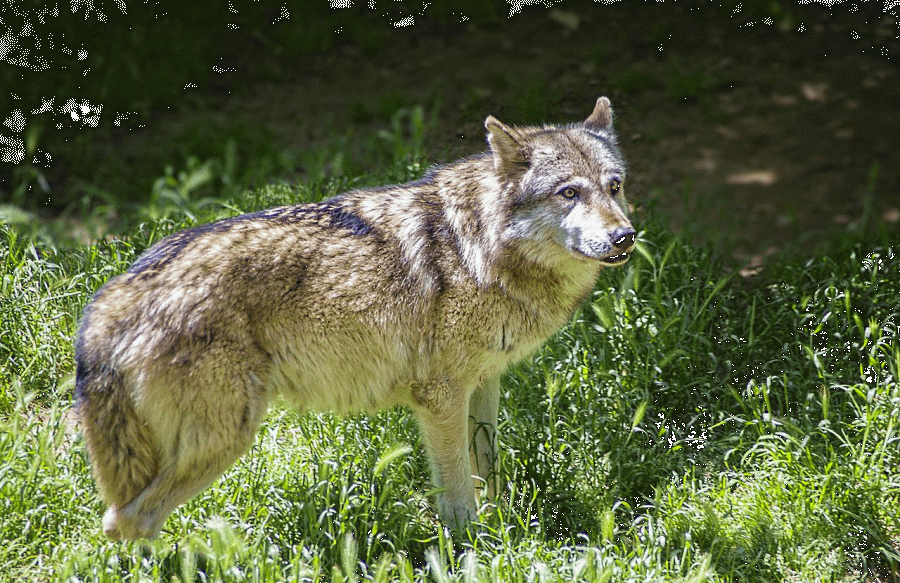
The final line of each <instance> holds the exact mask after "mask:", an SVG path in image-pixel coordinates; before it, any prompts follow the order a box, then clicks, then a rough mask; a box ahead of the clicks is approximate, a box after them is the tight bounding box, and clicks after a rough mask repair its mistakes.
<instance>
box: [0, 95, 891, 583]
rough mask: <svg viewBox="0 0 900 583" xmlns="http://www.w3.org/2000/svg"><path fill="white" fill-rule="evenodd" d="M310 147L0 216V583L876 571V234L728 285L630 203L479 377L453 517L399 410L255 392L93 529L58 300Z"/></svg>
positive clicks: (886, 327) (390, 151) (884, 372)
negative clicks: (46, 219) (116, 224)
mask: <svg viewBox="0 0 900 583" xmlns="http://www.w3.org/2000/svg"><path fill="white" fill-rule="evenodd" d="M424 119H425V118H424V117H422V114H421V112H419V113H416V111H414V110H409V111H407V113H405V114H403V116H399V117H398V118H397V122H396V124H394V126H392V127H394V130H393V131H394V134H393V135H388V136H386V137H382V138H379V140H381V141H380V143H381V144H382V146H380V147H383V148H385V149H384V156H383V158H382V163H381V166H380V170H379V172H378V173H376V174H374V175H370V176H367V177H366V178H365V182H366V183H369V184H375V183H379V182H380V183H387V182H394V181H400V180H405V179H409V178H413V177H415V176H418V175H420V174H421V173H422V172H423V171H424V166H423V165H422V164H421V149H420V148H421V145H420V144H421V141H420V140H418V141H417V138H416V135H417V134H416V132H421V131H424V129H423V127H424V126H423V125H422V124H424V123H425V121H424ZM417 128H419V129H417ZM401 134H402V135H401ZM419 135H420V134H419ZM404 136H406V137H404ZM417 144H418V145H417ZM373 147H374V146H373ZM320 162H321V165H320V167H319V169H320V170H321V171H317V172H316V175H315V176H314V177H313V178H311V179H310V180H309V181H307V182H304V183H302V184H298V185H293V186H287V185H284V184H281V185H272V186H267V187H263V188H260V189H255V190H249V191H245V190H240V191H236V192H235V193H234V195H233V196H230V197H222V196H216V197H212V198H208V197H207V196H206V194H204V191H203V189H202V188H201V187H200V186H198V187H197V188H193V187H192V186H191V185H192V184H193V185H197V184H200V183H202V182H203V181H199V182H191V172H196V171H198V169H200V168H201V167H202V164H203V163H201V162H198V164H199V165H195V166H194V167H193V169H192V168H191V167H190V166H189V167H188V168H186V169H185V170H184V171H183V173H182V174H178V172H173V173H172V174H171V178H172V180H171V181H169V182H168V183H162V184H161V186H160V189H163V188H169V190H168V191H166V192H168V193H169V194H167V195H161V196H160V198H159V200H156V201H154V202H153V204H152V205H151V206H150V207H147V208H145V209H144V210H143V211H142V212H144V213H146V214H144V215H143V220H142V221H140V223H139V224H137V225H136V226H134V227H133V228H129V229H128V230H126V231H125V232H123V233H121V234H119V235H117V236H109V237H107V238H105V239H104V240H103V241H102V242H97V243H94V244H91V245H69V246H59V245H56V244H54V243H52V242H51V240H50V239H48V238H46V237H43V236H41V235H40V233H31V234H23V233H21V232H19V231H16V230H15V229H12V228H9V227H0V292H2V293H0V318H2V328H0V367H2V368H0V537H2V540H3V541H4V544H3V545H0V580H10V581H23V580H27V581H31V580H47V581H219V580H221V581H310V580H327V581H354V580H360V579H369V580H375V581H425V580H429V581H431V580H433V581H524V580H528V581H648V580H651V581H657V580H671V581H702V580H710V581H748V582H750V581H753V582H756V581H785V580H790V581H855V580H861V581H879V580H880V581H889V580H892V579H896V578H897V577H898V575H900V430H898V425H900V387H898V378H900V346H898V345H897V342H896V337H897V327H898V320H900V299H898V298H900V244H898V243H900V242H898V241H892V240H890V239H889V238H888V236H886V235H884V234H880V235H877V236H870V237H863V236H860V235H861V234H855V235H847V237H846V238H845V239H841V240H836V241H834V242H833V244H832V246H831V247H830V248H829V250H828V251H827V252H823V253H821V254H817V255H815V256H801V255H798V256H796V257H794V258H786V259H785V260H784V261H783V262H782V264H781V265H779V266H773V267H770V268H769V269H768V270H767V271H765V272H764V273H763V275H762V276H760V277H758V278H756V279H753V280H749V281H747V280H744V279H742V278H741V277H740V276H737V275H733V274H730V273H728V272H726V271H725V270H724V269H723V266H722V263H721V262H720V261H719V258H718V257H717V256H716V255H715V254H714V253H712V252H710V251H707V250H705V249H702V248H699V249H698V248H695V247H690V246H688V245H687V244H686V243H685V241H684V240H683V239H681V238H679V237H677V236H673V235H670V234H666V229H663V228H660V227H658V226H657V225H656V224H655V223H654V218H653V217H652V216H651V217H649V218H648V219H647V221H645V222H644V224H642V225H639V227H640V229H641V230H642V232H641V240H640V244H639V249H638V251H639V252H638V253H636V254H634V256H633V259H632V261H631V262H630V263H629V264H627V265H626V266H625V267H623V268H620V269H617V270H610V271H609V272H607V273H605V274H604V275H603V277H602V278H601V280H600V281H599V282H598V286H597V291H596V292H595V294H594V295H593V296H592V297H591V298H590V300H589V301H588V302H587V303H586V305H585V306H584V308H583V309H582V310H581V311H580V312H579V314H578V315H577V316H576V317H575V318H573V320H572V322H571V323H570V325H568V326H567V327H566V328H565V329H564V330H563V331H562V332H560V334H558V335H557V336H556V337H555V338H553V339H551V341H550V342H548V343H547V345H546V346H545V347H544V348H542V349H541V350H540V351H539V352H538V353H537V354H535V355H534V356H533V357H532V358H529V359H527V360H526V361H525V362H523V363H521V364H519V365H517V366H516V367H514V368H513V369H512V370H511V371H510V373H509V374H508V375H506V376H505V377H504V379H503V382H502V391H503V394H504V398H503V407H502V411H501V428H500V452H501V459H500V468H501V481H502V484H503V485H504V486H503V488H502V496H501V497H500V498H499V500H498V501H497V502H496V503H494V504H492V505H489V506H488V507H486V508H485V512H484V513H483V515H482V522H481V523H479V524H477V525H474V526H473V528H472V529H471V530H470V531H469V532H467V533H460V532H456V533H450V532H448V531H445V530H444V529H443V528H442V526H441V524H440V523H439V521H438V520H437V517H436V511H435V508H434V503H433V497H430V496H429V495H428V492H429V490H430V489H431V485H430V484H431V482H430V478H429V475H428V469H427V463H426V461H425V459H424V455H423V454H422V452H421V447H420V444H419V438H418V434H417V430H416V427H415V425H414V423H413V422H412V419H411V418H410V416H409V415H408V414H407V412H406V411H404V410H402V409H395V410H391V411H386V412H383V413H381V414H379V415H377V416H374V417H369V416H355V417H348V418H345V417H339V416H335V415H330V414H325V415H299V414H297V413H294V412H290V411H284V410H276V411H274V412H273V413H272V415H271V416H270V418H269V420H268V421H267V422H266V423H265V424H264V426H263V428H262V429H261V431H260V434H259V436H258V439H257V443H256V445H255V446H254V448H253V450H252V451H251V453H250V454H248V455H247V456H245V457H244V458H242V459H241V460H240V461H239V462H238V463H237V464H236V465H235V466H234V467H233V468H232V469H231V470H229V471H228V472H227V473H226V474H225V476H223V478H222V479H221V480H219V481H218V482H217V483H216V484H215V485H214V486H213V487H211V488H209V489H208V490H206V491H205V492H203V493H202V494H201V495H199V496H198V497H197V498H196V499H194V500H193V501H191V502H190V503H188V504H186V505H184V506H183V507H182V508H180V509H179V510H178V511H176V513H175V514H174V515H173V516H172V517H171V518H170V519H169V520H168V521H167V522H166V524H165V527H164V530H163V534H162V536H161V537H160V539H159V540H157V541H154V542H152V543H113V542H109V541H107V540H106V539H104V538H103V536H102V533H101V531H100V525H99V520H100V516H101V513H102V511H103V508H102V505H101V503H100V501H99V499H98V498H97V494H96V490H95V488H94V485H93V482H92V480H91V478H90V473H89V468H88V465H87V459H86V453H85V450H84V445H83V443H81V440H80V437H79V434H78V427H77V424H76V423H75V419H74V416H73V415H72V412H71V408H70V402H71V393H72V379H73V356H72V345H71V343H72V338H73V336H74V332H75V328H76V325H77V319H78V317H79V314H80V312H81V309H82V308H83V306H84V305H85V304H86V303H87V302H88V301H89V298H90V296H91V295H92V293H93V292H94V291H95V290H96V289H97V288H98V287H99V286H100V285H102V283H103V282H104V281H106V280H107V279H108V278H109V277H111V276H113V275H115V274H117V273H120V272H122V271H123V270H125V269H126V268H127V266H128V265H129V264H130V263H131V262H132V261H133V260H134V259H135V258H136V257H137V256H138V255H139V254H140V253H141V252H142V251H143V250H144V249H145V248H147V247H148V246H149V245H151V244H152V243H153V242H154V241H156V240H159V239H160V238H162V237H164V236H165V235H167V234H169V233H171V232H174V231H176V230H178V229H181V228H184V227H187V226H190V225H191V224H196V223H199V222H205V221H209V220H213V219H215V218H219V217H224V216H230V215H233V214H236V213H238V212H249V211H253V210H256V209H259V208H265V207H268V206H273V205H277V204H286V203H289V202H293V201H298V200H316V199H318V198H322V197H325V196H330V195H332V194H335V193H337V192H339V191H341V190H343V189H346V188H349V187H352V186H353V185H355V184H359V183H360V181H359V180H358V179H356V178H352V176H353V175H352V174H351V175H347V174H345V172H346V171H347V167H346V166H343V165H342V164H343V163H338V162H340V161H339V160H338V161H336V160H334V159H332V158H329V156H325V157H322V158H321V160H320ZM218 164H219V163H218V162H217V163H211V162H210V163H208V166H207V170H210V171H220V170H221V169H222V168H224V166H220V165H218ZM200 171H201V172H205V171H204V170H202V169H201V170H200ZM201 177H202V176H201ZM198 180H199V179H198ZM210 180H212V179H210ZM217 180H221V177H220V178H219V179H217ZM160 192H163V191H162V190H160ZM220 194H221V193H220ZM152 213H155V214H152Z"/></svg>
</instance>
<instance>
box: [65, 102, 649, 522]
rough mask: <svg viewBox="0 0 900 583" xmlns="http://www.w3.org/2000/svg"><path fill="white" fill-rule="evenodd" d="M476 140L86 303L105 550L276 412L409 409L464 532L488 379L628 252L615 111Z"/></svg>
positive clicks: (599, 107) (491, 442) (180, 240)
mask: <svg viewBox="0 0 900 583" xmlns="http://www.w3.org/2000/svg"><path fill="white" fill-rule="evenodd" d="M485 128H486V129H487V138H488V146H489V147H488V148H487V150H486V151H484V152H482V153H480V154H476V155H473V156H471V157H468V158H465V159H462V160H459V161H457V162H454V163H450V164H447V165H444V166H437V167H434V168H432V169H431V170H429V171H428V173H427V174H426V175H425V176H424V177H423V178H421V179H420V180H417V181H415V182H410V183H408V184H402V185H394V186H384V187H379V188H367V189H360V190H353V191H350V192H346V193H344V194H340V195H338V196H335V197H334V198H331V199H328V200H325V201H322V202H318V203H312V204H298V205H293V206H282V207H277V208H271V209H268V210H263V211H259V212H254V213H251V214H245V215H241V216H236V217H233V218H228V219H224V220H220V221H218V222H214V223H211V224H207V225H203V226H198V227H194V228H190V229H187V230H185V231H181V232H178V233H175V234H173V235H171V236H169V237H166V238H164V239H162V240H161V241H159V242H158V243H157V244H156V245H154V246H152V247H151V248H150V249H148V250H147V251H146V252H145V253H143V255H141V256H140V257H139V258H138V259H137V261H136V262H135V263H134V264H133V265H132V266H131V267H130V268H129V269H128V270H127V271H126V272H125V273H124V274H122V275H119V276H117V277H114V278H112V279H111V280H110V281H108V282H107V283H106V284H105V285H104V286H103V287H101V288H100V289H99V291H97V293H96V294H95V295H94V297H93V299H92V301H91V302H90V303H89V305H88V306H87V307H86V308H85V310H84V314H83V317H82V320H81V324H80V327H79V331H78V333H77V337H76V341H75V358H76V365H77V370H76V388H75V393H76V394H75V407H76V409H77V412H78V414H79V417H80V420H81V428H82V433H83V436H84V441H85V443H86V446H87V450H88V454H89V459H90V462H91V466H92V471H93V475H94V478H95V481H96V483H97V487H98V490H99V493H100V496H101V497H102V499H103V500H104V501H105V503H106V504H107V505H108V510H107V511H106V513H105V515H104V517H103V520H102V527H103V532H104V533H105V534H106V535H107V536H108V537H110V538H111V539H141V538H155V537H156V536H158V535H159V532H160V530H161V528H162V526H163V524H164V522H165V520H166V518H167V517H168V516H169V514H170V513H171V512H172V511H173V510H174V509H175V508H176V507H177V506H179V505H180V504H182V503H183V502H185V501H187V500H189V499H190V498H192V497H193V496H195V495H196V494H197V493H199V492H200V491H201V490H203V489H204V488H206V487H207V486H209V485H210V484H211V483H212V482H213V481H215V480H216V479H217V478H218V477H219V476H220V475H221V474H222V473H223V472H224V471H225V470H226V469H227V468H228V467H229V466H230V465H231V464H232V463H233V462H234V461H235V460H236V459H237V458H238V457H239V456H241V455H242V454H244V453H245V452H247V451H248V449H249V448H250V446H251V444H252V442H253V440H254V436H255V434H256V433H257V430H258V429H259V427H260V424H261V423H262V421H263V419H264V417H265V416H266V412H267V409H268V407H269V405H270V403H271V402H272V401H273V399H275V398H281V399H283V400H285V401H286V402H288V403H289V404H293V405H294V406H297V407H299V408H301V409H303V410H307V409H309V410H333V411H338V412H351V411H374V410H378V409H382V408H385V407H391V406H394V405H405V406H407V407H409V409H411V410H412V412H413V414H414V415H415V417H416V418H417V421H418V424H419V427H420V433H421V439H422V441H423V442H424V446H425V450H426V453H427V456H428V459H429V463H430V468H431V471H432V479H433V481H434V482H435V485H436V486H437V487H438V489H439V492H440V494H439V496H438V500H437V509H438V514H439V516H440V518H441V520H442V521H443V522H444V523H445V524H446V525H448V526H450V527H453V528H458V527H463V526H465V525H466V524H467V523H469V522H470V521H472V520H473V519H475V518H476V517H477V513H476V495H478V494H479V492H480V493H481V494H482V495H486V496H493V495H494V494H495V491H496V489H497V488H496V476H495V466H496V464H497V444H496V435H495V433H496V425H497V418H498V408H499V398H500V375H501V374H502V373H503V372H504V371H505V370H506V369H507V368H508V367H509V365H510V364H512V363H515V362H516V361H518V360H520V359H522V358H524V357H526V356H528V355H529V354H531V353H532V352H533V351H535V349H537V348H538V347H539V346H540V345H541V344H542V343H543V342H544V341H545V340H546V339H547V338H548V337H549V336H551V335H552V334H554V333H555V332H557V331H558V330H559V329H560V328H561V327H562V326H563V325H565V324H566V323H567V322H568V321H569V320H570V319H571V317H572V316H573V314H574V313H575V312H576V310H577V309H578V308H579V307H580V305H581V304H582V302H583V301H584V300H585V298H586V297H587V296H588V295H589V294H590V292H591V291H592V289H593V287H594V285H595V283H596V279H597V276H598V274H599V272H600V271H601V270H603V269H605V268H607V267H614V266H619V265H622V264H623V263H625V262H626V261H627V260H628V258H629V254H630V253H631V252H632V251H633V248H634V245H635V230H634V228H633V227H632V225H631V223H630V222H629V219H628V213H627V203H626V200H625V178H626V167H625V162H624V160H623V157H622V154H621V152H620V150H619V148H618V146H617V142H616V135H615V133H614V131H613V112H612V108H611V105H610V101H609V99H607V98H606V97H600V98H599V99H598V100H597V101H596V105H595V107H594V109H593V111H592V112H591V114H590V115H589V116H588V117H587V118H586V119H585V120H584V121H583V122H581V123H573V124H568V125H558V126H557V125H545V126H540V127H538V126H532V127H512V126H507V125H504V124H503V123H501V122H500V121H498V120H497V119H496V118H494V117H493V116H488V117H487V119H486V120H485Z"/></svg>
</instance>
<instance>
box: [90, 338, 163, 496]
mask: <svg viewBox="0 0 900 583" xmlns="http://www.w3.org/2000/svg"><path fill="white" fill-rule="evenodd" d="M90 352H91V351H88V350H84V346H83V345H82V343H81V342H79V343H78V346H77V347H76V355H75V357H76V363H77V369H76V373H75V406H76V409H77V411H78V414H79V417H80V418H81V431H82V434H83V435H84V440H85V443H86V444H87V449H88V455H89V457H90V461H91V467H92V469H93V472H94V480H95V481H96V482H97V488H98V489H99V491H100V496H101V497H102V498H103V500H104V501H105V502H106V503H107V504H108V505H109V506H110V508H111V509H118V508H122V507H123V506H125V505H126V504H128V502H130V501H131V500H133V499H134V497H135V496H137V495H138V493H140V492H141V490H143V489H144V488H146V487H147V485H148V484H149V483H150V482H151V480H153V478H154V477H155V476H156V474H157V472H158V470H159V452H158V451H157V450H158V448H157V446H156V445H155V441H156V440H155V439H154V438H153V435H152V434H151V432H150V429H149V428H148V427H147V424H146V422H145V421H144V420H143V419H141V416H140V415H139V414H138V412H137V410H136V408H135V403H134V400H133V397H132V395H131V391H129V390H128V387H127V386H126V382H125V378H124V377H123V375H122V374H121V373H120V372H119V371H116V370H114V369H113V368H111V367H110V366H109V365H108V364H107V363H108V362H109V361H108V360H106V359H101V358H97V356H98V355H97V354H96V353H95V354H91V353H90Z"/></svg>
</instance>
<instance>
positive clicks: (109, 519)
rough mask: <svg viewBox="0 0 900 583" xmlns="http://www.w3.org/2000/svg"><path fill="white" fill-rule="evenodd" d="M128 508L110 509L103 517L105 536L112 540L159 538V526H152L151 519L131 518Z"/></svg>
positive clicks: (112, 507) (111, 507)
mask: <svg viewBox="0 0 900 583" xmlns="http://www.w3.org/2000/svg"><path fill="white" fill-rule="evenodd" d="M127 508H128V507H127V506H126V507H125V509H122V510H120V509H118V508H116V507H115V506H110V507H109V510H107V511H106V514H104V515H103V534H105V535H106V536H107V537H108V538H109V539H110V540H138V539H142V538H147V539H153V538H156V537H157V536H159V526H155V525H154V524H152V523H153V521H152V520H150V519H147V518H143V519H142V518H141V517H140V516H138V517H132V516H129V515H128V513H127Z"/></svg>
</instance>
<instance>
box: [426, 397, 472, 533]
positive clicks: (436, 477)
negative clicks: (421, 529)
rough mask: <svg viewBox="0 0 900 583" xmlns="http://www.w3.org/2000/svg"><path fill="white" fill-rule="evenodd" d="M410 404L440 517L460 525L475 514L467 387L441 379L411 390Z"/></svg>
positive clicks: (446, 522)
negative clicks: (414, 403)
mask: <svg viewBox="0 0 900 583" xmlns="http://www.w3.org/2000/svg"><path fill="white" fill-rule="evenodd" d="M414 393H417V394H416V395H415V399H416V401H417V406H415V407H414V409H415V411H416V414H417V416H418V418H419V425H420V426H421V429H422V441H424V442H425V450H426V452H427V453H428V460H429V462H430V464H431V473H432V479H433V481H434V483H435V486H436V487H438V488H440V489H443V490H444V491H443V492H442V493H441V494H440V495H439V497H438V512H439V514H440V516H441V520H443V521H444V523H445V524H447V526H450V527H451V528H458V527H461V526H464V525H465V524H466V523H467V522H469V521H470V520H473V519H474V518H475V516H476V512H475V493H474V491H473V490H472V467H471V463H470V461H469V431H468V430H469V422H468V419H469V399H468V396H467V394H466V393H467V391H465V390H462V389H461V388H459V387H456V386H448V384H445V383H443V382H442V383H437V384H435V385H432V386H427V387H422V388H420V389H417V390H416V391H414Z"/></svg>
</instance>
